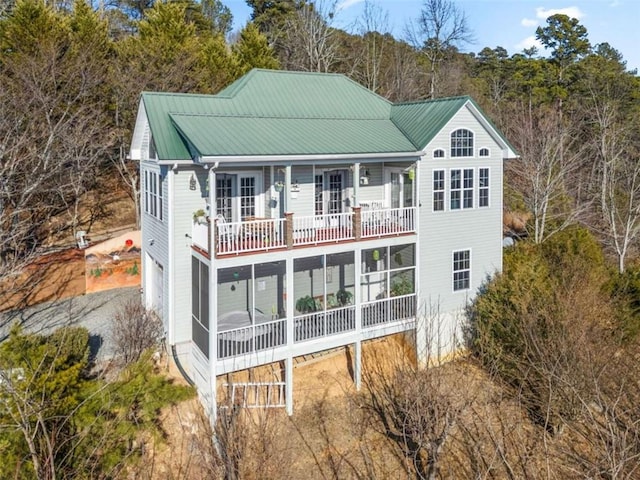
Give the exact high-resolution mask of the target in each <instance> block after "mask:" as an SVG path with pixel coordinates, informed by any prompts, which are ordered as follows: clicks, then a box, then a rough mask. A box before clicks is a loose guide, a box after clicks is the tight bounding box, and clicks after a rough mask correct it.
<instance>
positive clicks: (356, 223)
mask: <svg viewBox="0 0 640 480" xmlns="http://www.w3.org/2000/svg"><path fill="white" fill-rule="evenodd" d="M352 210H353V236H354V237H355V239H356V241H359V240H360V239H361V238H362V208H360V206H357V207H352Z"/></svg>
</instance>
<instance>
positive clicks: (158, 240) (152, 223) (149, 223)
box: [140, 162, 170, 331]
mask: <svg viewBox="0 0 640 480" xmlns="http://www.w3.org/2000/svg"><path fill="white" fill-rule="evenodd" d="M145 171H148V172H155V173H157V174H160V175H162V178H163V182H162V208H163V212H164V215H163V220H158V219H157V218H155V217H153V216H152V215H149V214H148V213H145V211H144V210H145V208H144V174H145ZM140 179H141V180H140V181H141V182H142V188H141V189H140V192H141V195H142V198H141V200H142V201H141V210H142V214H141V217H142V218H141V223H142V251H143V255H142V258H144V253H147V254H148V255H149V256H150V257H151V258H153V260H155V261H156V262H157V263H159V264H160V265H161V266H162V268H163V273H164V278H163V301H162V305H163V309H162V312H161V315H162V319H163V322H164V327H165V331H168V330H169V324H168V322H169V305H170V302H169V296H168V295H169V276H168V267H169V242H168V240H169V230H168V224H167V218H168V197H169V195H168V182H167V178H166V170H165V171H163V170H162V169H161V168H160V167H159V166H158V165H157V164H155V163H151V162H140ZM148 273H150V272H145V271H144V269H143V272H142V276H143V279H142V285H147V282H146V280H147V277H146V275H147V274H148ZM149 294H150V292H146V291H143V296H144V299H145V304H149V302H150V301H152V300H151V299H149V298H147V296H148V295H149Z"/></svg>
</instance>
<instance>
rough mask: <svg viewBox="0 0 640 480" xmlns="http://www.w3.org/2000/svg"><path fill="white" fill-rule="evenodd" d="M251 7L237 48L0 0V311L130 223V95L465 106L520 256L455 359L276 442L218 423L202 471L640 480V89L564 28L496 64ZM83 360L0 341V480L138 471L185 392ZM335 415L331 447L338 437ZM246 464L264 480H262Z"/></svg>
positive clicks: (208, 32)
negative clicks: (345, 90) (469, 102)
mask: <svg viewBox="0 0 640 480" xmlns="http://www.w3.org/2000/svg"><path fill="white" fill-rule="evenodd" d="M247 4H248V5H249V6H250V7H251V9H252V14H251V21H250V22H248V23H247V24H246V25H245V26H243V27H242V28H241V29H240V30H239V31H232V25H233V18H232V15H231V12H230V10H229V9H228V8H227V7H226V6H225V5H224V2H223V1H220V0H202V1H201V2H195V1H194V0H175V1H166V2H154V1H153V0H112V1H110V2H105V1H104V0H102V1H100V2H99V3H97V4H90V3H87V2H86V1H85V0H75V1H73V2H70V1H66V0H60V1H59V0H48V1H44V0H16V1H13V0H0V285H2V291H3V293H5V294H6V293H8V292H9V291H10V289H11V288H12V287H13V285H14V283H13V279H15V278H16V277H17V276H18V275H19V274H20V273H21V272H22V270H23V269H24V267H25V266H26V265H28V264H30V263H31V262H33V260H34V259H35V258H37V257H38V256H40V255H42V254H43V253H45V252H49V251H51V250H52V249H55V248H56V247H58V246H59V245H60V243H64V242H65V241H67V242H68V240H69V239H73V238H74V236H75V233H76V232H77V231H78V230H88V231H89V232H91V226H92V225H93V224H94V223H95V222H96V221H97V220H99V219H100V218H102V217H104V215H106V214H107V213H106V212H105V210H104V209H103V203H104V202H103V201H104V200H105V199H106V198H107V197H108V196H109V195H110V194H112V193H113V190H114V188H116V187H117V189H118V190H119V191H122V192H124V194H125V195H128V197H129V199H130V202H129V204H130V209H131V210H132V211H133V212H135V214H136V216H137V217H136V218H138V219H139V179H138V173H137V167H136V165H135V164H134V163H133V162H130V161H129V160H128V159H127V151H128V148H129V143H130V139H131V133H132V129H133V126H134V123H135V115H136V111H137V107H138V101H139V96H140V93H141V92H142V91H164V92H173V91H175V92H191V93H216V92H218V91H219V90H220V89H222V88H223V87H225V86H226V85H228V84H229V83H231V82H233V81H234V80H236V79H237V78H239V77H241V76H242V75H243V74H245V73H246V72H248V71H249V70H250V69H252V68H267V69H287V70H297V71H316V72H334V73H341V74H344V75H347V76H348V77H350V78H352V79H353V80H355V81H356V82H358V83H360V84H362V85H363V86H365V87H367V88H369V89H370V90H372V91H374V92H376V93H377V94H379V95H381V96H382V97H385V98H387V99H389V100H390V101H393V102H400V101H410V100H417V99H425V98H433V99H435V98H439V97H445V96H455V95H470V96H472V97H473V98H474V99H475V100H476V102H477V103H478V104H479V105H480V106H481V107H482V108H483V110H484V111H485V112H486V113H487V114H488V116H489V117H490V118H491V119H492V120H493V122H494V123H495V124H496V126H497V127H498V128H499V129H501V130H502V131H503V132H504V134H505V136H506V137H507V138H508V139H509V140H510V142H511V143H512V144H513V146H514V147H515V149H516V151H517V152H518V154H519V157H518V158H517V159H512V160H509V161H507V162H506V163H505V199H504V203H505V205H504V207H505V212H504V218H505V222H504V223H505V226H504V230H505V235H508V236H511V237H513V238H514V239H516V243H515V245H514V246H513V247H510V248H508V249H506V250H505V259H504V267H503V272H502V273H500V274H497V275H496V276H495V277H494V278H491V279H487V281H486V283H485V284H484V286H483V288H482V290H481V292H479V295H478V296H477V297H476V299H475V300H474V302H473V303H472V304H470V305H469V307H468V311H467V328H466V336H467V338H466V341H467V347H468V348H467V350H466V353H465V354H464V355H463V356H462V357H461V359H460V360H459V361H453V362H450V363H449V364H448V365H446V366H438V367H436V368H431V369H426V370H418V369H416V368H415V366H414V365H413V364H411V362H406V361H400V360H398V362H397V364H394V367H393V368H392V369H391V371H389V370H388V369H382V367H379V368H378V365H377V364H376V362H375V358H374V357H372V359H371V360H370V364H369V365H370V366H369V367H368V372H365V373H364V378H363V384H364V388H363V391H362V392H357V393H349V395H348V398H347V400H345V403H343V404H340V405H341V406H340V408H337V407H336V406H335V405H333V404H330V402H329V403H327V402H328V401H320V402H318V403H317V404H316V405H314V406H313V407H312V408H310V409H309V411H306V412H303V413H301V414H300V415H302V416H304V415H307V418H312V419H314V420H313V421H310V422H309V423H308V424H305V425H304V426H303V425H301V424H300V423H299V421H298V423H296V420H295V419H294V420H292V421H291V423H288V424H287V425H288V428H289V430H288V431H283V430H282V427H281V426H276V425H281V423H280V424H278V423H277V422H274V421H272V419H270V417H269V415H266V414H265V416H264V417H262V416H261V417H260V418H258V419H256V418H251V419H246V418H244V419H243V416H242V415H239V414H236V413H234V412H231V413H228V414H223V415H220V417H219V420H218V424H217V425H216V426H214V430H215V432H216V434H217V438H218V439H219V441H217V443H216V446H217V448H215V449H211V445H210V444H208V446H207V448H208V449H209V450H207V452H208V453H206V454H203V458H206V459H208V460H207V462H208V463H207V462H205V463H207V464H208V467H209V470H207V471H200V473H199V474H200V475H203V477H202V478H205V477H206V478H296V475H299V474H300V472H301V471H302V472H306V473H308V476H309V478H312V477H313V478H400V477H403V476H406V477H407V478H429V479H432V478H433V479H435V478H603V479H605V478H606V479H614V478H615V479H622V478H639V477H640V467H639V465H640V383H639V379H640V367H639V365H640V362H638V358H639V356H640V343H639V342H640V337H639V335H640V262H639V260H640V258H639V254H640V249H639V242H640V161H639V160H640V77H638V75H637V72H636V71H630V70H629V69H627V66H626V63H625V61H624V58H623V57H622V55H621V54H620V52H619V51H617V50H616V49H615V48H614V46H612V45H609V44H607V43H600V44H595V45H594V44H592V43H591V42H590V40H589V34H588V31H587V29H586V28H585V27H584V26H583V25H581V24H580V23H579V21H578V20H576V19H574V18H569V17H567V16H565V15H560V14H557V15H553V16H551V17H549V18H548V19H547V21H546V24H545V25H544V26H542V27H539V28H538V29H537V30H536V31H535V32H532V33H535V35H536V37H537V38H538V40H539V41H540V42H541V43H542V44H543V45H544V46H545V47H546V48H547V52H549V53H548V55H547V56H543V55H542V54H541V52H538V51H537V50H536V49H535V48H532V49H527V50H524V51H522V52H519V53H516V54H514V55H511V56H509V55H508V53H507V51H506V49H505V48H503V47H501V46H486V47H484V48H481V49H479V51H477V52H474V53H465V51H466V50H468V47H469V45H470V42H471V40H472V39H473V37H474V32H472V31H471V30H470V27H469V25H468V21H467V19H466V17H465V15H464V11H463V10H461V9H460V8H459V7H458V6H457V5H456V4H455V2H453V1H448V0H424V2H423V6H422V9H421V10H420V11H416V12H415V19H414V21H413V22H412V23H410V24H409V25H407V26H406V28H405V30H404V34H403V35H402V38H396V37H394V36H393V35H391V33H389V27H388V20H387V15H386V13H385V12H384V11H383V10H382V9H381V8H380V7H379V6H377V5H376V4H375V2H373V1H369V0H367V1H366V4H365V5H366V7H365V9H364V14H363V15H362V17H361V18H360V19H358V21H357V22H356V23H355V24H354V25H353V26H352V27H351V28H350V29H349V31H345V30H342V29H339V28H336V27H335V26H334V20H335V15H336V3H335V2H334V3H332V2H329V1H325V2H323V1H315V2H308V1H304V0H270V1H268V0H247ZM114 185H115V187H114ZM70 338H75V340H70ZM88 341H89V340H88V338H86V332H82V331H76V332H74V333H73V335H71V336H67V335H65V334H62V333H60V334H58V335H52V336H48V337H43V336H32V335H27V334H24V333H23V332H20V331H19V330H15V331H14V332H13V333H12V336H11V338H10V340H9V342H10V343H8V342H5V343H4V344H3V345H2V350H0V366H1V368H2V372H7V371H9V372H19V373H18V374H15V375H13V376H11V375H10V376H6V375H5V374H4V373H3V376H2V377H1V378H0V398H2V397H4V398H2V405H4V407H3V408H4V409H3V410H0V458H1V459H2V461H1V462H0V463H1V464H2V467H0V474H1V475H0V476H5V475H6V476H9V475H11V476H15V478H72V477H73V478H85V477H86V478H121V477H122V476H124V475H125V474H126V473H129V474H131V472H132V471H134V470H131V468H132V467H131V465H132V464H133V463H135V461H136V460H139V459H140V458H144V454H142V453H141V451H140V448H139V444H140V443H141V441H142V440H141V435H142V433H140V432H143V431H144V432H147V433H144V435H153V433H148V432H154V431H157V428H156V427H157V418H156V417H155V416H156V415H157V411H159V409H160V407H161V406H165V405H168V404H170V403H171V402H172V400H171V399H173V400H176V401H177V400H178V399H183V398H187V397H189V396H191V395H192V393H190V392H189V391H188V389H180V388H178V389H177V390H172V388H174V386H168V385H166V384H165V383H163V381H162V380H160V379H158V377H156V376H155V374H153V373H151V372H150V371H149V370H145V368H147V367H144V365H143V364H136V363H133V364H132V365H133V366H129V367H127V368H125V369H124V370H123V373H122V375H124V377H118V378H119V380H114V379H111V381H110V382H106V381H105V380H104V379H102V378H95V376H94V375H95V374H93V373H91V374H90V373H89V363H90V362H89V360H88V356H87V355H88V354H87V348H88ZM18 351H23V352H26V353H25V354H24V355H22V356H20V355H16V354H15V352H18ZM44 358H48V359H53V360H51V365H52V367H51V368H47V369H45V368H43V363H42V362H43V360H42V359H44ZM137 358H138V355H136V359H137ZM383 370H384V372H383ZM25 372H26V373H27V374H28V373H29V372H31V373H32V377H30V378H32V380H33V382H35V383H33V385H32V386H31V388H26V389H25V388H24V385H25V382H24V381H23V380H24V375H25ZM469 372H475V373H473V375H472V376H471V377H469V375H471V374H470V373H469ZM59 374H60V375H63V376H62V377H58V375H59ZM16 375H17V376H16ZM122 378H127V379H128V380H127V381H125V380H122ZM132 379H133V383H131V381H132ZM104 382H106V383H104ZM117 382H121V383H120V384H118V383H117ZM478 382H482V387H481V388H478V389H473V388H470V387H469V386H470V385H472V384H476V383H478ZM62 383H66V384H67V387H65V388H62V387H61V385H62ZM149 384H151V386H152V387H153V389H150V390H149V391H148V392H143V387H142V386H143V385H149ZM3 385H4V387H3ZM7 385H11V386H12V389H9V388H8V387H6V386H7ZM114 385H120V386H119V387H115V386H114ZM13 386H15V388H13ZM468 387H469V388H468ZM154 389H155V390H154ZM474 390H475V393H473V394H472V393H471V392H472V391H474ZM154 391H155V392H157V402H156V403H149V402H148V396H149V395H152V394H153V392H154ZM478 391H480V392H482V394H478V393H477V392H478ZM47 392H49V393H47ZM171 392H173V393H171ZM176 392H177V393H176ZM49 394H51V395H53V396H52V397H51V398H49V399H47V396H48V395H49ZM145 395H146V396H145ZM45 399H46V400H47V401H44V400H45ZM132 405H135V407H132ZM142 405H147V406H148V407H149V408H146V407H145V408H143V407H142ZM27 407H28V408H27ZM155 407H157V411H156V410H153V409H154V408H155ZM336 410H339V412H337V411H336ZM501 414H502V415H501ZM332 415H341V416H339V417H338V418H340V419H341V420H340V421H342V425H341V427H342V429H343V430H344V431H348V432H349V433H348V435H347V437H348V442H346V443H344V444H339V443H338V442H337V440H336V438H337V437H336V436H335V435H332V434H331V432H332V428H335V425H329V424H328V423H325V419H329V418H331V417H332ZM96 418H102V419H103V421H100V422H97V421H96ZM299 418H302V417H299ZM123 419H124V420H123ZM119 422H122V423H119ZM115 425H121V426H120V427H118V428H115ZM147 427H148V428H147ZM123 429H124V430H123ZM311 431H313V433H311ZM114 432H116V433H117V434H118V435H121V436H122V438H126V439H127V443H126V445H125V444H118V442H114V441H113V437H111V436H110V435H109V434H110V433H114ZM296 435H300V438H301V439H302V441H300V440H297V443H298V446H299V445H300V444H302V445H304V448H302V449H301V450H300V451H303V452H304V454H302V453H300V455H301V456H302V455H304V456H305V458H307V460H309V463H308V464H304V463H303V464H302V465H303V466H302V467H301V466H300V464H298V465H292V464H291V463H290V462H287V461H284V460H283V459H284V458H285V457H287V454H286V452H289V453H290V451H291V450H290V449H291V448H292V445H291V444H286V442H284V440H283V439H289V441H290V442H294V443H295V442H296V440H292V439H294V438H298V437H296ZM345 435H346V434H345ZM160 436H161V435H160ZM276 439H277V440H278V441H276ZM97 440H100V441H97ZM205 443H206V442H205ZM345 445H346V446H345ZM194 448H196V447H194ZM134 453H135V454H134ZM87 458H89V459H91V462H89V463H87V460H86V459H87ZM287 458H288V457H287ZM123 459H126V462H124V461H123ZM129 461H130V462H133V463H127V462H129ZM89 464H90V466H91V469H90V470H87V471H86V472H85V473H82V475H80V473H79V472H80V471H83V470H82V467H83V466H86V465H89ZM256 465H260V466H261V468H262V469H263V471H266V472H268V473H266V474H265V476H263V477H259V476H255V475H257V474H256V473H255V471H254V470H255V468H256ZM309 466H311V467H312V470H313V472H315V473H313V474H311V473H309V472H310V470H305V469H306V468H308V467H309ZM194 468H195V467H194ZM295 468H298V469H301V468H302V470H295ZM135 471H137V472H138V473H140V472H142V470H135ZM203 472H204V473H203ZM251 472H253V473H251ZM140 474H141V475H142V473H140ZM147 474H148V472H147ZM183 474H184V472H183ZM192 474H193V471H192ZM252 475H253V476H252ZM140 478H142V477H140ZM148 478H153V477H152V476H151V475H148ZM167 478H172V477H170V476H169V477H167ZM173 478H188V477H186V476H185V477H181V476H180V475H179V474H177V473H175V475H174V477H173Z"/></svg>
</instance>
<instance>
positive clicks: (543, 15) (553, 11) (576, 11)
mask: <svg viewBox="0 0 640 480" xmlns="http://www.w3.org/2000/svg"><path fill="white" fill-rule="evenodd" d="M347 1H348V0H347ZM557 14H561V15H566V16H568V17H571V18H577V19H578V20H580V19H581V18H583V17H584V16H585V15H584V13H583V12H582V11H581V10H580V8H579V7H565V8H550V9H549V10H546V9H545V8H544V7H538V8H536V17H537V18H539V19H540V20H546V19H547V18H549V17H550V16H552V15H557Z"/></svg>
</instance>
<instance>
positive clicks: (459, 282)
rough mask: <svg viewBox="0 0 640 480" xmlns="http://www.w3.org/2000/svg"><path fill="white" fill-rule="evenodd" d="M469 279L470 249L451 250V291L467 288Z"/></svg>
mask: <svg viewBox="0 0 640 480" xmlns="http://www.w3.org/2000/svg"><path fill="white" fill-rule="evenodd" d="M470 279H471V251H470V250H460V251H458V252H453V291H454V292H457V291H460V290H468V289H469V285H470V283H471V282H470Z"/></svg>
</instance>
